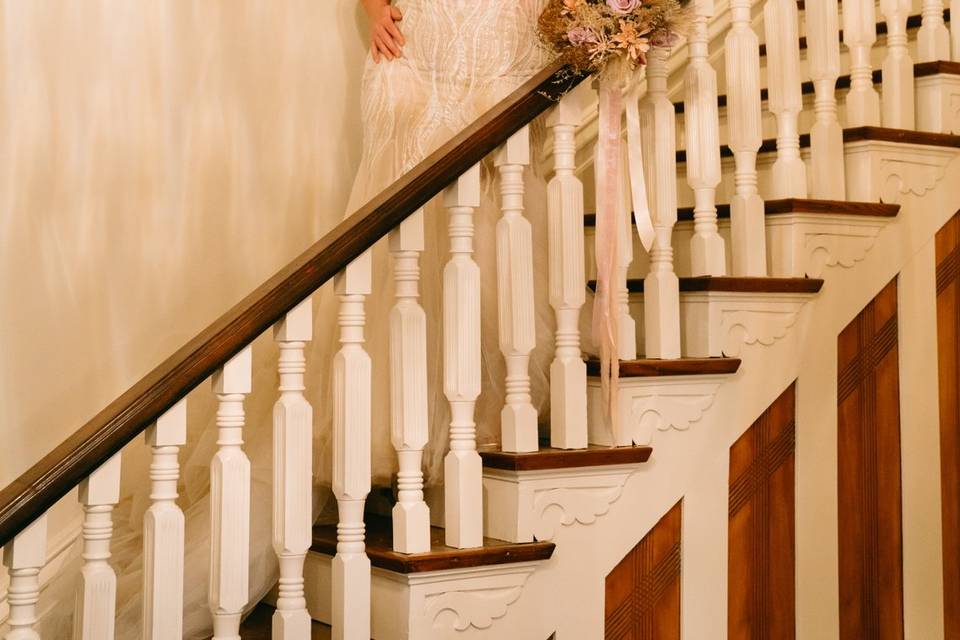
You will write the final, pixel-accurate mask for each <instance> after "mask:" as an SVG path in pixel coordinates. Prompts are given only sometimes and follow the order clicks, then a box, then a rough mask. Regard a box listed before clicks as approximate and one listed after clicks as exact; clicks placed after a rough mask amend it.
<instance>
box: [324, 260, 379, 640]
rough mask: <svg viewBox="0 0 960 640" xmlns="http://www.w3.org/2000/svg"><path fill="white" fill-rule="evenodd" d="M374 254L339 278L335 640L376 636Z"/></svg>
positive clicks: (335, 393) (335, 401)
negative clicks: (369, 508)
mask: <svg viewBox="0 0 960 640" xmlns="http://www.w3.org/2000/svg"><path fill="white" fill-rule="evenodd" d="M372 268H373V264H372V256H371V254H370V252H369V251H368V252H366V253H364V254H363V255H361V256H360V257H359V258H357V259H356V260H354V261H353V262H352V263H351V264H350V265H348V266H347V268H346V269H345V270H343V271H342V272H340V274H338V275H337V277H336V278H335V280H334V287H335V290H336V292H337V295H338V296H339V297H340V314H339V316H338V321H339V323H340V351H338V352H337V355H336V356H335V357H334V360H333V493H334V495H335V496H336V497H337V507H338V510H339V514H340V521H339V523H338V524H337V555H336V556H335V557H334V558H333V571H332V584H333V589H332V590H333V616H332V617H333V620H332V622H333V625H332V626H333V638H334V639H335V640H367V639H368V638H370V559H369V558H368V557H367V554H366V552H365V549H366V545H365V544H364V539H365V535H366V527H365V526H364V523H363V509H364V504H365V503H366V500H367V494H368V493H370V426H371V425H370V398H371V378H370V356H369V355H367V352H366V351H365V350H364V348H363V343H364V335H363V333H364V326H365V324H366V315H365V313H364V308H363V305H364V301H365V299H366V296H368V295H370V291H371V281H372V277H373V274H372Z"/></svg>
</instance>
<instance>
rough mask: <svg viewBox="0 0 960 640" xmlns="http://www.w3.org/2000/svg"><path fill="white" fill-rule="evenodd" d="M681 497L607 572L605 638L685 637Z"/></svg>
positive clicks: (674, 639) (650, 639)
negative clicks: (681, 576) (681, 580)
mask: <svg viewBox="0 0 960 640" xmlns="http://www.w3.org/2000/svg"><path fill="white" fill-rule="evenodd" d="M681 509H682V502H678V503H677V504H676V505H674V507H673V508H672V509H670V511H668V512H667V514H666V515H665V516H663V518H661V519H660V522H658V523H657V525H656V526H655V527H654V528H653V529H652V530H651V531H650V533H648V534H647V535H646V536H644V538H643V540H641V541H640V543H639V544H637V546H636V547H634V548H633V549H632V550H631V551H630V553H628V554H627V555H626V556H625V557H624V558H623V560H621V561H620V564H618V565H617V566H616V567H614V569H613V571H611V572H610V573H609V575H607V584H606V605H605V631H604V637H605V638H606V640H680V530H681V526H680V525H681Z"/></svg>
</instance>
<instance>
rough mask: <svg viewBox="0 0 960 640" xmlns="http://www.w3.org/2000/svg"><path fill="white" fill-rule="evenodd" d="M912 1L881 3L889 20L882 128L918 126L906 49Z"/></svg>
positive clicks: (897, 0)
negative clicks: (908, 19)
mask: <svg viewBox="0 0 960 640" xmlns="http://www.w3.org/2000/svg"><path fill="white" fill-rule="evenodd" d="M911 4H912V3H911V0H880V9H881V10H882V11H883V15H884V17H886V19H887V57H886V58H884V60H883V102H882V104H883V126H885V127H892V128H894V129H913V128H914V127H915V126H916V116H915V112H914V110H915V108H916V106H915V105H914V96H913V94H914V86H913V59H911V58H910V51H909V49H907V18H909V17H910V8H911V7H910V5H911Z"/></svg>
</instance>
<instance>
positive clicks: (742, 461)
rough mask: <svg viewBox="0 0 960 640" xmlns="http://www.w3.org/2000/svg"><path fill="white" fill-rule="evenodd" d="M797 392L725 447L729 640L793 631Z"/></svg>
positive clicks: (792, 634) (780, 635)
mask: <svg viewBox="0 0 960 640" xmlns="http://www.w3.org/2000/svg"><path fill="white" fill-rule="evenodd" d="M795 416H796V388H795V385H793V384H791V385H790V386H789V387H788V388H787V390H786V391H784V392H783V393H782V394H781V395H780V397H779V398H777V399H776V400H775V401H774V402H773V404H771V405H770V407H769V408H768V409H767V410H766V411H764V413H763V415H761V416H760V417H759V418H758V419H757V420H756V422H754V423H753V425H751V427H750V428H749V429H748V430H747V431H746V432H745V433H744V434H743V435H742V436H740V438H739V439H738V440H737V441H736V442H735V443H734V444H733V446H731V447H730V488H729V502H728V513H729V527H730V532H729V537H728V540H729V543H728V544H729V552H728V554H729V562H728V566H729V571H728V595H729V599H728V608H729V615H728V619H727V637H728V638H730V640H751V639H753V638H793V637H795V633H796V586H795V564H796V557H795V544H794V541H795V529H796V525H795V522H796V518H795V506H796V505H795V495H796V492H795V489H794V485H795V475H794V474H795V466H794V453H795V445H796V433H795V428H796V422H795Z"/></svg>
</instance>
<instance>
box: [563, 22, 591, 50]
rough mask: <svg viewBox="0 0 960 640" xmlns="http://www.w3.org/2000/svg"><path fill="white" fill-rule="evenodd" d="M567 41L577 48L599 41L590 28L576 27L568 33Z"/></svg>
mask: <svg viewBox="0 0 960 640" xmlns="http://www.w3.org/2000/svg"><path fill="white" fill-rule="evenodd" d="M567 40H568V41H569V42H570V44H572V45H573V46H575V47H579V46H581V45H584V44H589V43H592V42H596V41H597V34H596V32H594V31H593V30H592V29H590V28H588V27H574V28H573V29H570V31H568V32H567Z"/></svg>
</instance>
